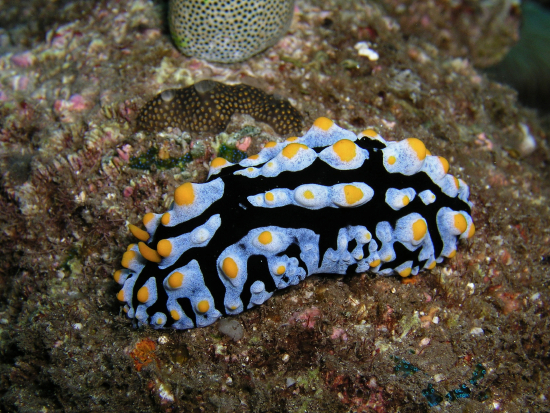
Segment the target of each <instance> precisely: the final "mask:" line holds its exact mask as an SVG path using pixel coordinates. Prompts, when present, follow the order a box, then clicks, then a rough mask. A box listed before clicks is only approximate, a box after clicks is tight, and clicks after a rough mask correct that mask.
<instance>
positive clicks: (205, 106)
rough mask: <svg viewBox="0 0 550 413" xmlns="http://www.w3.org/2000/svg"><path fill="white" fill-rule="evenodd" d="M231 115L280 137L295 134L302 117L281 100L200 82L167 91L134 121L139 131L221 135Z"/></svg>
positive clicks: (237, 87) (239, 87) (248, 89)
mask: <svg viewBox="0 0 550 413" xmlns="http://www.w3.org/2000/svg"><path fill="white" fill-rule="evenodd" d="M234 113H242V114H245V115H250V116H252V117H253V118H254V119H256V120H257V121H260V122H265V123H267V124H268V125H270V126H271V127H272V128H273V129H274V130H275V132H277V133H278V134H280V135H289V134H291V133H298V132H299V131H300V130H301V129H302V115H301V114H300V112H298V111H297V110H296V109H295V108H294V107H292V105H291V104H290V103H289V102H288V101H287V100H285V99H283V98H280V97H278V96H274V95H268V94H267V93H265V92H264V91H263V90H261V89H258V88H255V87H252V86H248V85H242V84H239V85H225V84H223V83H219V82H215V81H213V80H202V81H200V82H197V83H195V84H194V85H191V86H188V87H185V88H182V89H167V90H165V91H163V92H162V93H159V94H158V95H157V96H155V97H154V98H153V99H152V100H150V101H149V102H147V103H146V104H145V106H144V107H143V108H142V109H141V111H140V113H139V115H138V118H137V127H138V129H140V130H146V131H149V132H157V131H160V130H162V129H165V128H168V127H172V128H176V127H177V128H179V129H181V130H186V131H191V132H209V131H211V132H216V133H219V132H222V131H223V130H225V128H226V127H227V125H228V124H229V121H230V120H231V116H232V115H233V114H234Z"/></svg>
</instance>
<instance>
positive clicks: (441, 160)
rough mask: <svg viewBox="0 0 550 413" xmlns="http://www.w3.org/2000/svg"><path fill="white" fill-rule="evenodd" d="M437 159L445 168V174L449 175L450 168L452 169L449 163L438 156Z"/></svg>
mask: <svg viewBox="0 0 550 413" xmlns="http://www.w3.org/2000/svg"><path fill="white" fill-rule="evenodd" d="M437 158H438V159H439V162H441V166H442V167H443V170H444V171H445V173H448V172H449V167H450V166H449V161H448V160H447V159H445V158H444V157H442V156H438V157H437Z"/></svg>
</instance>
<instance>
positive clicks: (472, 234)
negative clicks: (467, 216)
mask: <svg viewBox="0 0 550 413" xmlns="http://www.w3.org/2000/svg"><path fill="white" fill-rule="evenodd" d="M475 233H476V227H475V225H474V223H473V222H472V225H470V229H469V230H468V238H472V237H473V236H474V234H475Z"/></svg>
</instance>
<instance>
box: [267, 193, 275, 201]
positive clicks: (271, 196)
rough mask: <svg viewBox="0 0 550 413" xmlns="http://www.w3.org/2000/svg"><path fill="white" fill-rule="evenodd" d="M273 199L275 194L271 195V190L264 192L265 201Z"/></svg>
mask: <svg viewBox="0 0 550 413" xmlns="http://www.w3.org/2000/svg"><path fill="white" fill-rule="evenodd" d="M274 199H275V196H274V195H273V193H272V192H266V193H265V200H266V201H269V202H273V200H274Z"/></svg>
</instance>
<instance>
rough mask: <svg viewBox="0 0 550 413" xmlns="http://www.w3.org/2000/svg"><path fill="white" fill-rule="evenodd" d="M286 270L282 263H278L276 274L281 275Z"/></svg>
mask: <svg viewBox="0 0 550 413" xmlns="http://www.w3.org/2000/svg"><path fill="white" fill-rule="evenodd" d="M285 271H286V267H285V266H284V265H279V266H278V267H277V271H276V272H277V275H283V274H284V273H285Z"/></svg>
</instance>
